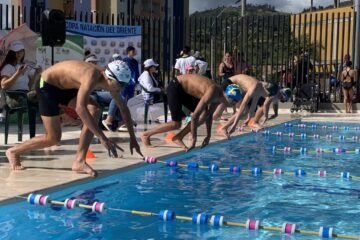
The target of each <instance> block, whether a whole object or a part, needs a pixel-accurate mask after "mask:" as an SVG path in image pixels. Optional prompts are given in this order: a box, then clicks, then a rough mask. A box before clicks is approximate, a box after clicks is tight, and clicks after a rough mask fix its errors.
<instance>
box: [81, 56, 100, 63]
mask: <svg viewBox="0 0 360 240" xmlns="http://www.w3.org/2000/svg"><path fill="white" fill-rule="evenodd" d="M84 61H85V62H87V63H92V64H95V65H96V64H98V62H99V59H98V58H97V57H96V55H95V54H89V55H87V56H86V57H85V59H84Z"/></svg>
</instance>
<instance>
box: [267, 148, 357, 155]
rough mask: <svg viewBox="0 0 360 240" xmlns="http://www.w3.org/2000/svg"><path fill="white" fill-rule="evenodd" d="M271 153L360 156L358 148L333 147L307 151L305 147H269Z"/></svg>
mask: <svg viewBox="0 0 360 240" xmlns="http://www.w3.org/2000/svg"><path fill="white" fill-rule="evenodd" d="M271 151H272V153H279V152H282V153H299V154H301V155H306V154H355V155H359V154H360V148H355V149H345V148H341V147H334V148H313V149H309V148H306V147H300V148H292V147H289V146H285V147H279V146H272V147H271Z"/></svg>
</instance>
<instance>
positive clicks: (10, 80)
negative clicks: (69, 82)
mask: <svg viewBox="0 0 360 240" xmlns="http://www.w3.org/2000/svg"><path fill="white" fill-rule="evenodd" d="M24 57H25V47H24V45H23V43H22V42H20V41H13V42H12V43H11V44H10V47H9V51H8V53H7V55H6V57H5V60H4V61H3V63H2V64H1V66H0V72H1V73H0V74H1V88H2V89H3V90H11V91H16V92H18V93H19V95H16V94H11V95H8V96H7V97H6V104H7V105H8V106H9V107H10V108H16V107H21V106H27V107H28V114H29V125H30V126H33V128H32V127H30V137H34V136H35V118H36V108H37V100H36V94H34V93H35V92H34V91H30V90H32V88H33V86H34V82H35V79H36V77H38V76H39V75H40V72H41V68H40V67H33V66H30V65H28V64H25V63H24ZM21 93H23V94H21ZM25 94H26V95H27V98H24V95H25Z"/></svg>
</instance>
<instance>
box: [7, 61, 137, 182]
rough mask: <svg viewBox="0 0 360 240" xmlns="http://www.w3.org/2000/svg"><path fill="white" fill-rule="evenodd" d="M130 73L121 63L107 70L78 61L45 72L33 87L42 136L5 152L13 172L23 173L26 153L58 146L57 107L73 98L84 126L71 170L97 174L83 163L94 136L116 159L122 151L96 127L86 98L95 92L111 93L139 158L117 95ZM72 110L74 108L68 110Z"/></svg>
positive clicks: (94, 107)
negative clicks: (34, 88)
mask: <svg viewBox="0 0 360 240" xmlns="http://www.w3.org/2000/svg"><path fill="white" fill-rule="evenodd" d="M130 74H131V73H130V69H129V67H128V66H127V64H126V63H124V62H122V61H113V62H111V63H109V64H108V65H107V67H106V70H105V71H103V70H102V69H101V68H100V67H98V66H96V65H93V64H89V63H85V62H83V61H78V60H68V61H63V62H59V63H57V64H55V65H53V66H51V67H49V68H48V69H46V70H45V71H44V72H43V73H42V76H41V78H40V81H39V82H38V83H37V84H36V92H37V96H38V99H39V108H40V115H41V118H42V122H43V125H44V128H45V134H44V135H41V136H37V137H35V138H32V139H30V140H28V141H26V142H23V143H21V144H19V145H16V146H14V147H12V148H9V149H8V150H7V151H6V157H7V158H8V160H9V162H10V164H11V167H12V169H13V170H23V169H24V167H23V166H22V165H21V163H20V156H21V155H22V154H23V153H25V152H28V151H31V150H35V149H41V148H46V147H50V146H54V145H57V144H58V143H59V142H60V140H61V122H60V117H59V114H60V107H59V105H60V104H62V105H67V104H68V103H69V102H75V101H73V100H74V99H75V98H76V106H75V111H76V113H77V114H78V115H79V117H80V119H81V120H82V122H83V127H82V129H81V134H80V139H79V145H78V149H77V153H76V156H75V159H74V162H73V164H72V170H73V171H74V172H77V173H86V174H89V175H90V176H96V175H97V173H96V171H95V170H94V169H93V168H92V167H91V166H90V165H89V164H87V163H86V161H85V157H86V153H87V151H88V148H89V145H90V143H91V141H92V139H93V136H94V135H96V136H97V138H98V139H99V140H100V142H101V144H103V145H104V147H105V148H106V149H107V150H108V154H109V156H110V157H118V154H117V151H116V149H119V150H121V151H123V149H121V148H120V147H119V146H118V145H117V144H116V143H115V142H113V141H111V140H110V139H108V138H107V137H106V136H105V134H104V133H103V132H102V131H101V129H100V128H99V126H98V125H97V120H95V119H96V118H99V117H100V111H99V107H98V105H97V103H96V102H94V101H91V99H90V97H89V95H90V94H91V92H93V91H94V89H104V90H107V91H109V92H110V93H111V95H112V97H113V98H114V100H115V101H116V103H117V105H118V107H119V109H120V111H121V113H122V114H123V116H124V120H125V122H126V125H127V127H128V129H129V135H130V152H131V153H133V149H134V148H135V150H136V152H137V153H138V154H140V155H142V153H141V150H140V147H139V145H138V143H137V141H136V138H135V133H134V129H133V127H132V120H131V117H130V112H129V109H128V108H127V106H126V104H125V102H124V100H123V99H121V98H120V97H119V92H120V91H121V90H122V89H123V88H124V86H125V85H126V83H127V82H129V81H130ZM69 107H74V106H69Z"/></svg>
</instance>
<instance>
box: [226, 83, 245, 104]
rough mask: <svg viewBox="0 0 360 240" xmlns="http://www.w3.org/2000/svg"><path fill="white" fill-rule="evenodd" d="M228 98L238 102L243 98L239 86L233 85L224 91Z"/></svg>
mask: <svg viewBox="0 0 360 240" xmlns="http://www.w3.org/2000/svg"><path fill="white" fill-rule="evenodd" d="M224 93H225V95H226V97H228V98H230V99H233V100H234V101H236V102H238V101H240V100H241V99H242V98H243V95H242V92H241V90H240V88H239V86H238V85H236V84H231V85H229V86H227V87H226V89H225V90H224Z"/></svg>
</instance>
